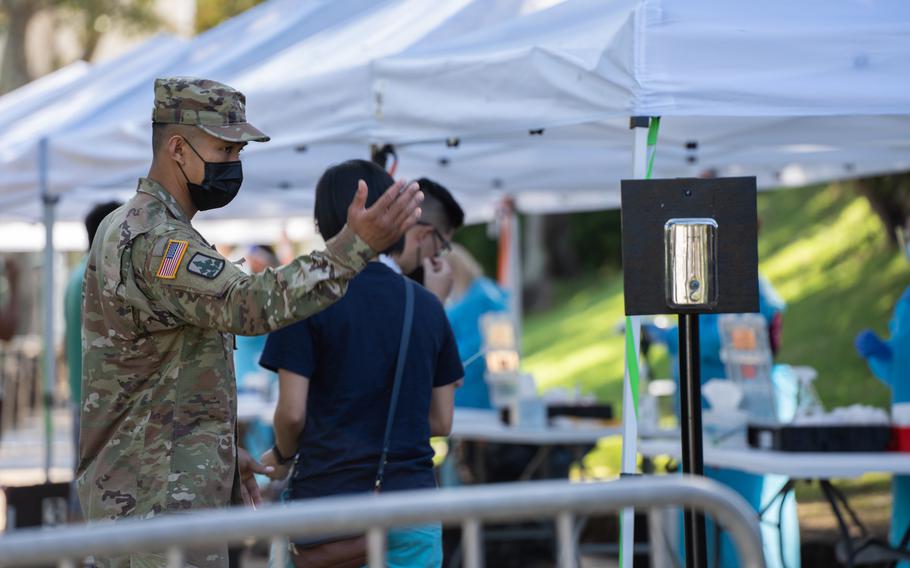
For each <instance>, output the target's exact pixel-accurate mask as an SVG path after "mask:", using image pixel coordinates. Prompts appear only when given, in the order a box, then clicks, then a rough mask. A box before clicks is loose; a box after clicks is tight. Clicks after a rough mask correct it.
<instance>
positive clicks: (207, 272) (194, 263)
mask: <svg viewBox="0 0 910 568" xmlns="http://www.w3.org/2000/svg"><path fill="white" fill-rule="evenodd" d="M186 269H187V270H188V271H190V272H192V273H193V274H197V275H199V276H202V277H203V278H208V279H209V280H214V279H215V278H218V275H219V274H221V271H222V270H224V259H221V258H215V257H214V256H209V255H207V254H203V253H201V252H197V253H196V254H194V255H193V258H191V259H190V261H189V263H187V265H186Z"/></svg>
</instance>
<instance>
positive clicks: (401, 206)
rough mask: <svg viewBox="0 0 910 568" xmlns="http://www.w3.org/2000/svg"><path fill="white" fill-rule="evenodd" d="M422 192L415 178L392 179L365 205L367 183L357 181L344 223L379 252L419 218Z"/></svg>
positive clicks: (390, 244) (394, 241)
mask: <svg viewBox="0 0 910 568" xmlns="http://www.w3.org/2000/svg"><path fill="white" fill-rule="evenodd" d="M422 201H423V193H422V192H421V191H420V187H419V186H418V185H417V182H411V183H409V184H407V187H405V184H404V183H403V182H400V181H398V182H395V183H394V184H392V186H391V187H389V188H388V189H387V190H386V192H385V193H384V194H382V197H380V198H379V199H377V200H376V203H374V204H373V206H372V207H370V208H369V209H367V208H366V203H367V184H366V182H365V181H363V180H360V181H359V182H357V193H356V194H355V195H354V201H353V202H351V206H350V207H349V208H348V225H349V226H350V227H351V228H352V229H353V230H354V232H355V233H357V235H358V236H359V237H360V238H361V239H363V240H364V242H366V244H368V245H369V246H370V248H371V249H373V250H374V251H376V252H381V251H384V250H386V249H387V248H389V247H390V246H392V245H393V244H395V243H396V242H398V239H400V238H401V236H402V235H404V233H405V231H407V230H408V229H410V228H411V227H413V226H414V224H415V223H417V220H418V219H419V218H420V207H419V205H420V203H421V202H422Z"/></svg>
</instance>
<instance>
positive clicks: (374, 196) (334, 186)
mask: <svg viewBox="0 0 910 568" xmlns="http://www.w3.org/2000/svg"><path fill="white" fill-rule="evenodd" d="M359 180H363V181H364V182H366V184H367V189H368V192H367V203H366V206H367V207H370V206H371V205H373V204H374V203H376V200H378V199H379V197H380V196H382V194H383V193H384V192H385V190H386V189H388V187H389V186H391V185H392V184H393V183H395V180H393V179H392V176H390V175H389V174H388V172H386V171H385V170H384V169H382V168H381V167H379V166H378V165H376V164H374V163H372V162H368V161H366V160H348V161H347V162H343V163H341V164H337V165H334V166H332V167H330V168H329V169H327V170H326V171H325V172H324V173H323V174H322V177H320V178H319V181H318V182H317V183H316V203H315V205H314V206H313V216H314V217H315V218H316V228H317V229H318V230H319V234H320V235H322V238H323V239H325V240H329V239H331V238H332V237H334V236H335V235H337V234H338V233H340V232H341V229H343V228H344V225H345V223H347V220H348V207H350V206H351V202H352V201H353V200H354V194H355V193H357V182H358V181H359ZM402 250H404V237H402V238H401V239H400V240H399V241H398V242H397V243H395V244H394V245H392V246H391V247H389V248H388V249H387V250H384V251H380V252H382V253H384V254H394V253H398V252H401V251H402Z"/></svg>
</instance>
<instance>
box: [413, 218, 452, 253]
mask: <svg viewBox="0 0 910 568" xmlns="http://www.w3.org/2000/svg"><path fill="white" fill-rule="evenodd" d="M417 224H418V225H421V226H423V227H430V228H431V229H433V238H434V239H436V243H437V244H438V245H439V249H438V251H437V253H436V256H445V255H447V254H449V253H450V252H451V251H452V243H450V242H449V241H448V239H446V238H445V237H444V236H442V233H440V232H439V229H437V228H436V226H435V225H433V224H432V223H427V222H426V221H417Z"/></svg>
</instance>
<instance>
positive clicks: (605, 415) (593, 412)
mask: <svg viewBox="0 0 910 568" xmlns="http://www.w3.org/2000/svg"><path fill="white" fill-rule="evenodd" d="M557 416H569V417H572V418H595V419H598V420H612V419H613V405H611V404H548V405H547V419H548V420H552V419H553V418H555V417H557ZM509 418H510V412H509V407H505V408H501V409H500V410H499V419H500V420H502V421H503V423H505V424H509Z"/></svg>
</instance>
